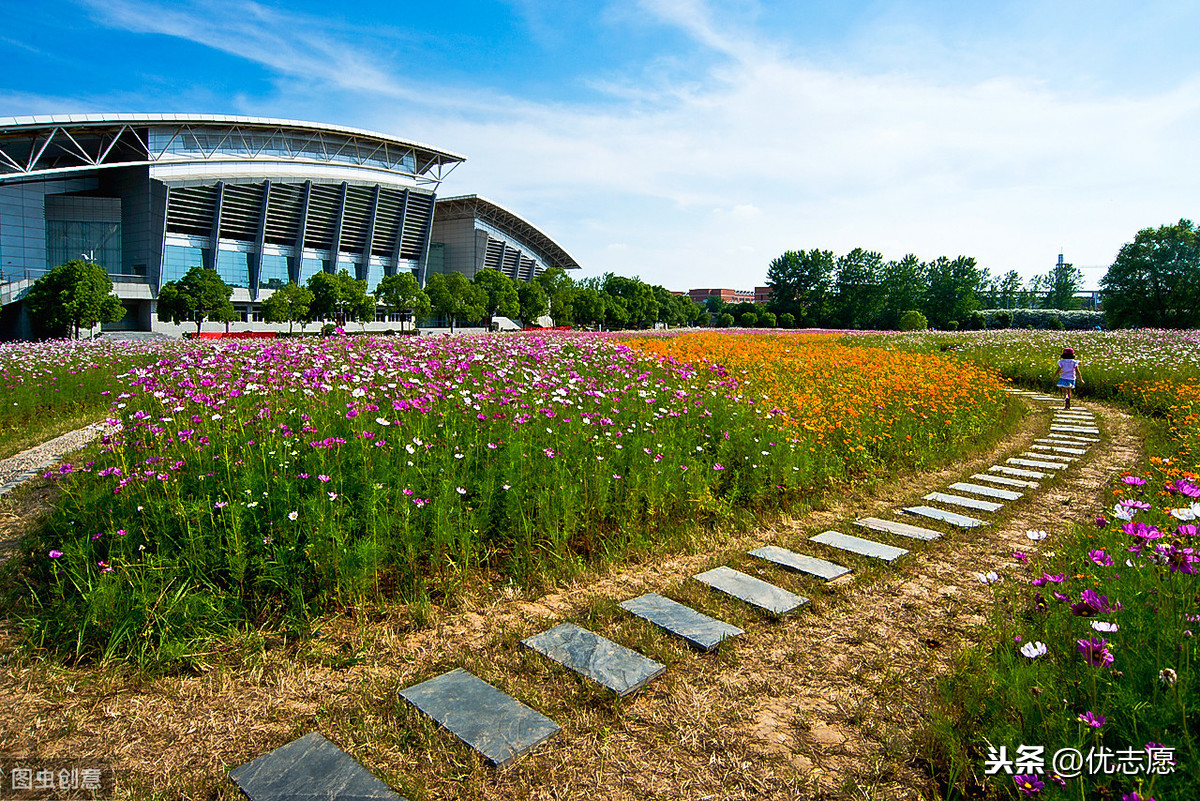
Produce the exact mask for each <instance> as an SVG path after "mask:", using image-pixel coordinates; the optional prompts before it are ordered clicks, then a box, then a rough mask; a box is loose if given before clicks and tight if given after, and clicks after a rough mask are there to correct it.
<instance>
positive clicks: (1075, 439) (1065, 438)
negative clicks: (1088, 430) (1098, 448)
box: [1046, 434, 1100, 445]
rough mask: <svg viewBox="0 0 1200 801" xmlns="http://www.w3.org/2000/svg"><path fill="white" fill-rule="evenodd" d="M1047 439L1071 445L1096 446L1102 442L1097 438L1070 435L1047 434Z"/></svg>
mask: <svg viewBox="0 0 1200 801" xmlns="http://www.w3.org/2000/svg"><path fill="white" fill-rule="evenodd" d="M1046 437H1047V438H1049V439H1053V440H1054V441H1055V442H1067V443H1070V444H1071V445H1094V444H1096V443H1097V442H1099V441H1100V440H1098V439H1096V438H1095V437H1080V436H1071V435H1068V434H1047V435H1046Z"/></svg>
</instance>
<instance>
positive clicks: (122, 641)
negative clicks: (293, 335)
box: [16, 335, 1006, 662]
mask: <svg viewBox="0 0 1200 801" xmlns="http://www.w3.org/2000/svg"><path fill="white" fill-rule="evenodd" d="M111 380H112V385H111V386H112V389H110V390H109V391H112V392H113V393H114V394H112V395H110V396H108V398H109V400H110V401H111V411H110V414H111V417H112V419H113V420H115V421H119V422H120V423H121V424H122V426H123V428H122V430H121V432H120V433H119V434H118V435H116V436H114V437H112V438H110V439H109V440H106V441H105V442H104V444H103V447H102V448H101V450H100V453H99V454H97V455H96V456H95V457H94V458H90V457H89V459H88V461H87V462H86V463H83V464H69V465H64V466H63V467H62V468H61V469H60V470H59V471H58V473H59V474H58V476H57V477H58V479H59V480H60V482H61V488H62V493H61V500H60V501H59V503H58V505H57V507H56V509H55V510H54V513H53V515H52V516H51V519H50V520H49V521H48V522H47V524H46V525H45V526H44V527H42V528H41V529H40V530H39V531H37V532H35V533H34V534H33V535H32V536H31V537H30V538H29V539H28V540H27V542H26V543H25V544H24V546H23V557H24V558H23V559H21V560H19V562H18V563H17V565H18V566H17V567H16V572H17V576H16V578H17V582H16V584H17V586H19V587H21V588H22V591H21V593H19V599H18V603H19V609H18V616H19V617H20V618H21V620H22V622H23V626H24V629H25V631H26V632H27V633H28V634H29V636H30V637H31V639H32V641H33V642H34V643H35V644H41V645H46V646H50V645H55V646H57V647H60V648H62V647H63V644H66V646H65V647H66V648H67V649H68V650H69V651H70V652H71V653H72V654H73V655H74V656H75V657H76V658H80V659H93V658H102V657H105V656H109V655H113V656H116V655H130V654H133V655H138V656H139V657H141V658H145V659H148V660H153V661H168V662H169V661H173V660H176V659H184V660H186V658H187V655H189V654H193V653H195V652H197V651H198V650H200V649H202V648H204V647H205V644H206V643H208V642H210V641H211V640H213V639H214V638H219V637H221V636H224V635H226V634H227V633H229V632H230V631H236V630H239V629H244V628H247V627H267V628H279V627H282V628H284V629H289V630H293V631H299V632H305V631H307V630H308V628H309V627H310V626H311V624H312V621H314V620H316V619H318V618H320V617H322V616H324V615H327V614H330V613H334V612H338V611H340V610H351V609H354V610H357V609H362V608H363V607H368V606H371V605H376V604H379V603H383V602H388V601H392V600H398V601H407V602H417V603H422V602H425V601H427V600H428V599H430V598H436V597H444V596H447V595H453V594H454V593H455V592H458V591H460V590H461V589H463V588H465V587H471V586H476V585H479V584H482V583H490V584H495V583H504V582H509V581H516V582H519V583H537V582H540V581H546V580H550V581H553V580H554V579H555V578H556V577H557V576H560V575H566V574H569V573H570V572H572V571H574V570H576V569H578V568H579V567H580V566H581V565H584V564H587V563H591V562H596V561H605V560H616V559H620V558H622V557H624V556H625V555H626V554H628V553H629V552H631V551H634V552H636V551H646V550H650V549H654V548H663V547H668V548H669V547H686V545H685V543H686V535H687V532H688V530H689V528H690V527H694V526H697V525H712V524H718V523H722V522H728V521H729V520H730V519H731V516H734V515H736V514H738V513H741V512H745V511H750V512H754V511H769V510H772V509H780V508H786V507H787V506H788V505H789V504H791V503H794V502H795V501H797V500H798V499H801V498H803V497H806V496H810V495H811V494H813V493H814V492H819V491H821V490H823V489H824V488H827V487H829V486H830V485H831V484H832V483H834V482H838V481H846V480H853V479H854V478H856V477H858V476H862V475H865V474H867V473H869V472H871V471H875V470H879V469H886V468H889V467H891V466H893V465H896V464H923V463H926V462H929V461H931V460H934V459H936V458H938V457H939V455H945V454H949V453H953V452H954V451H955V448H957V447H959V443H960V442H961V441H962V439H963V438H967V439H969V438H971V437H973V436H977V435H978V434H981V433H984V432H986V431H988V430H989V429H990V428H992V427H994V426H995V425H997V424H998V422H999V420H1000V419H1001V418H1002V416H1003V410H1004V408H1005V403H1006V400H1005V397H1004V394H1003V393H1002V392H1001V391H1000V388H999V382H998V379H997V378H996V376H995V374H994V373H992V372H990V371H988V370H984V369H981V368H975V367H972V366H970V365H965V364H961V363H956V362H954V361H951V360H947V359H945V358H943V357H941V356H936V355H934V356H930V355H908V354H898V353H888V352H886V351H883V350H879V349H872V348H863V347H856V346H847V345H843V344H840V343H839V342H837V341H835V340H834V339H833V338H829V337H811V336H804V335H793V336H781V337H760V336H744V337H743V336H729V335H716V336H713V335H686V336H681V337H677V338H670V339H663V338H644V339H634V340H627V341H616V340H613V339H610V338H607V337H599V336H578V335H576V336H567V335H559V336H534V335H531V336H514V337H481V338H469V337H458V338H450V339H421V340H418V339H413V338H385V339H370V338H343V337H334V338H328V339H320V340H317V339H296V340H283V341H273V342H271V343H237V344H227V345H221V346H211V345H200V344H196V345H189V346H186V347H180V346H178V345H172V346H170V347H168V348H167V349H166V351H165V352H164V353H163V358H160V359H158V360H157V361H154V362H153V363H148V364H144V365H141V366H137V365H135V366H133V367H130V368H129V369H128V370H126V371H125V372H123V373H120V374H119V375H114V376H111Z"/></svg>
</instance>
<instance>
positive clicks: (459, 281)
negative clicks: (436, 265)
mask: <svg viewBox="0 0 1200 801" xmlns="http://www.w3.org/2000/svg"><path fill="white" fill-rule="evenodd" d="M425 294H427V295H429V302H430V304H431V305H432V306H433V309H434V310H435V311H436V312H437V313H438V314H439V315H441V316H442V317H444V318H446V319H447V320H449V321H450V330H451V331H453V330H454V324H455V323H456V322H457V321H459V320H467V321H470V322H477V321H479V320H481V319H483V318H484V317H485V316H487V302H488V297H487V292H485V291H484V289H483V287H481V286H477V285H475V284H472V283H471V282H470V281H468V280H467V279H466V277H465V276H464V275H463V274H462V273H447V274H445V275H437V274H435V275H431V276H429V278H428V279H427V280H426V282H425Z"/></svg>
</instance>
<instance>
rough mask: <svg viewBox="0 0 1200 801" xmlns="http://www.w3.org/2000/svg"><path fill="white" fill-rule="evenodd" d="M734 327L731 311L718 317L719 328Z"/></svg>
mask: <svg viewBox="0 0 1200 801" xmlns="http://www.w3.org/2000/svg"><path fill="white" fill-rule="evenodd" d="M732 327H733V315H732V314H730V313H729V312H725V313H724V314H722V315H721V316H720V317H718V318H717V328H732Z"/></svg>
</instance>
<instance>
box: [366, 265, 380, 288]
mask: <svg viewBox="0 0 1200 801" xmlns="http://www.w3.org/2000/svg"><path fill="white" fill-rule="evenodd" d="M382 280H383V265H382V264H371V263H368V264H367V294H370V293H372V292H374V291H375V288H376V287H378V286H379V282H380V281H382Z"/></svg>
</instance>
